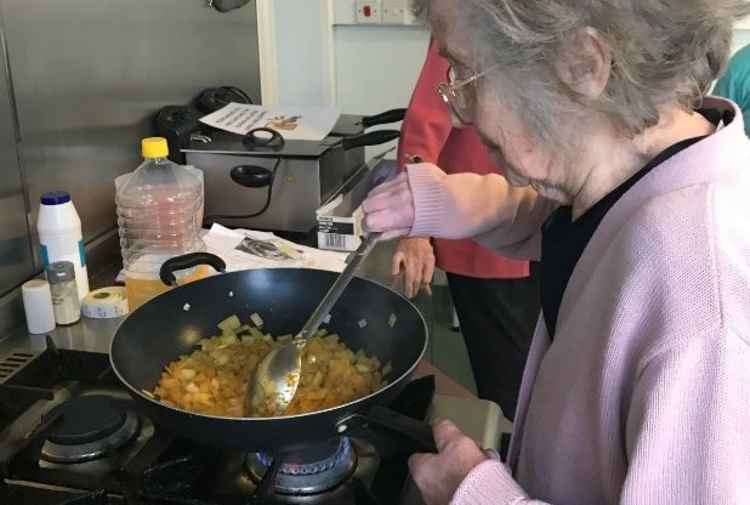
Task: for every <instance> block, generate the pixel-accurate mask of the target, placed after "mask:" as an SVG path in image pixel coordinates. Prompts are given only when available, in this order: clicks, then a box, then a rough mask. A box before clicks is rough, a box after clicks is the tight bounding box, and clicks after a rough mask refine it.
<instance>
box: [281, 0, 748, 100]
mask: <svg viewBox="0 0 750 505" xmlns="http://www.w3.org/2000/svg"><path fill="white" fill-rule="evenodd" d="M272 3H273V15H274V19H275V21H274V23H275V41H276V53H277V55H276V57H277V59H278V96H279V102H280V103H283V104H309V105H317V104H333V105H336V106H337V107H338V108H339V110H340V111H341V112H344V113H352V114H373V113H377V112H381V111H383V110H387V109H390V108H396V107H405V106H406V105H407V103H408V100H409V96H410V94H411V90H412V88H413V86H414V83H415V81H416V78H417V75H418V72H419V69H420V67H421V65H422V62H423V61H424V56H425V51H426V47H427V42H428V39H429V34H428V32H427V31H426V30H425V29H424V28H421V27H417V26H378V25H374V26H372V25H345V24H335V23H336V21H339V22H342V21H343V22H349V20H350V19H352V17H353V14H352V13H350V11H352V12H353V8H354V7H353V5H354V1H353V0H273V2H272ZM737 28H738V29H737V30H736V32H735V36H734V40H733V44H732V45H733V49H734V50H737V49H739V48H740V47H743V46H745V45H747V44H750V20H748V21H745V22H742V23H740V24H738V27H737Z"/></svg>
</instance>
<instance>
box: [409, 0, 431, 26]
mask: <svg viewBox="0 0 750 505" xmlns="http://www.w3.org/2000/svg"><path fill="white" fill-rule="evenodd" d="M411 10H412V12H414V15H415V16H416V17H417V19H420V20H422V21H423V22H425V23H426V22H427V19H428V18H429V17H430V0H412V2H411Z"/></svg>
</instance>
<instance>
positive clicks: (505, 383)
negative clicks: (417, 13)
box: [393, 41, 540, 419]
mask: <svg viewBox="0 0 750 505" xmlns="http://www.w3.org/2000/svg"><path fill="white" fill-rule="evenodd" d="M448 68H449V64H448V62H447V61H446V60H445V59H444V58H442V57H441V56H440V55H439V54H438V48H437V46H436V44H435V43H434V41H431V42H430V47H429V49H428V52H427V58H426V60H425V63H424V66H423V67H422V71H421V74H420V76H419V79H418V81H417V85H416V88H415V89H414V92H413V94H412V97H411V102H410V104H409V108H408V110H407V113H406V117H405V118H404V122H403V125H402V127H401V141H400V143H399V150H398V166H400V167H403V166H405V165H406V164H407V163H411V162H413V161H414V160H415V159H421V160H424V161H426V162H430V163H435V164H436V165H438V166H439V167H441V168H442V169H443V170H444V171H445V172H447V173H456V172H475V173H478V174H487V173H493V172H497V171H498V170H499V168H498V167H497V166H496V165H495V164H494V163H493V162H492V161H491V160H490V159H489V156H488V153H487V148H486V147H485V146H484V144H482V142H481V140H480V139H479V136H478V135H477V133H476V132H475V131H474V129H472V128H457V127H454V126H453V125H452V124H451V117H450V114H449V111H448V109H447V108H446V107H445V105H444V104H443V103H442V101H441V99H440V96H439V95H438V93H436V92H435V87H436V86H437V85H438V83H440V82H444V81H445V80H446V75H447V73H448ZM435 265H437V266H438V267H439V268H441V269H443V270H445V272H446V273H447V276H448V285H449V287H450V293H451V298H452V299H453V304H454V306H455V308H456V312H457V314H458V319H459V322H460V324H461V332H462V333H463V336H464V340H465V341H466V347H467V349H468V351H469V359H470V361H471V367H472V370H473V372H474V378H475V380H476V383H477V390H478V393H479V396H480V397H482V398H486V399H488V400H492V401H494V402H496V403H498V404H499V405H500V408H501V409H502V410H503V414H505V416H506V417H508V418H509V419H513V415H514V413H515V410H516V400H517V397H518V390H519V387H520V385H521V375H522V373H523V368H524V365H525V364H526V356H527V354H528V350H529V342H530V340H531V336H532V334H533V332H534V326H535V324H536V321H537V317H538V316H539V310H540V309H539V293H538V286H537V283H536V282H535V279H534V278H533V277H532V276H530V265H529V263H528V262H527V261H517V260H511V259H508V258H504V257H502V256H500V255H498V254H496V253H495V252H493V251H490V250H489V249H486V248H484V247H482V246H480V245H479V244H477V243H476V242H474V241H473V240H442V239H435V238H433V239H431V238H430V237H417V238H402V239H401V241H400V242H399V244H398V247H397V249H396V252H395V253H394V255H393V274H394V275H397V274H399V273H401V272H402V271H403V273H404V278H405V289H406V294H407V295H408V296H410V297H413V296H415V295H416V294H417V293H418V292H419V291H420V290H421V289H425V290H428V291H429V285H430V283H431V281H432V275H433V271H434V268H435ZM498 385H500V387H499V388H498Z"/></svg>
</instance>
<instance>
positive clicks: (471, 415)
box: [0, 339, 502, 505]
mask: <svg viewBox="0 0 750 505" xmlns="http://www.w3.org/2000/svg"><path fill="white" fill-rule="evenodd" d="M22 354H23V355H18V356H16V357H15V361H14V362H13V363H15V369H14V370H13V373H12V374H9V375H10V376H9V377H6V378H5V382H4V383H0V430H1V431H0V476H1V477H2V481H0V503H9V504H13V505H16V504H18V505H24V504H34V505H37V504H38V505H47V504H50V505H51V504H54V505H57V504H66V505H69V504H76V505H79V504H80V505H86V504H95V505H99V504H105V505H106V504H127V505H149V504H156V503H159V504H164V503H167V504H176V505H181V504H185V505H188V504H189V505H204V504H228V505H233V504H252V503H280V504H296V503H300V504H301V503H304V504H344V503H346V504H394V503H403V504H411V503H419V499H418V494H416V493H414V490H413V488H411V487H410V486H409V479H408V469H407V464H406V461H407V459H408V456H409V455H410V454H411V452H413V451H410V449H409V447H408V444H404V443H403V440H395V439H394V438H393V437H392V436H391V435H388V434H385V433H380V432H375V431H373V432H372V433H368V434H365V436H362V437H359V436H357V437H354V438H348V437H339V438H334V439H331V440H328V441H323V442H319V443H315V444H311V445H310V446H309V447H305V448H304V449H301V450H299V451H296V452H295V453H293V454H287V455H285V456H284V461H283V462H281V464H280V465H276V466H274V465H273V463H274V461H273V457H271V456H270V455H268V454H263V453H249V454H243V453H236V452H229V451H224V450H217V449H215V448H211V447H203V446H201V445H200V444H196V443H195V442H193V441H189V440H183V439H180V438H178V437H176V436H174V435H173V434H171V433H170V432H168V430H165V429H162V428H160V427H159V426H156V425H154V424H153V423H152V422H151V420H150V419H148V418H147V417H145V416H143V415H142V414H141V413H139V412H138V411H137V409H136V408H135V403H134V402H133V401H132V400H131V398H130V397H129V395H128V394H127V392H126V391H125V389H124V388H123V387H122V385H121V384H120V383H119V382H118V381H117V379H116V377H115V376H114V374H113V373H112V371H111V369H110V367H109V360H108V356H107V355H106V354H104V353H101V352H89V351H81V350H74V349H57V348H56V346H55V344H54V342H53V341H52V339H48V340H47V346H46V350H45V351H43V352H40V353H38V354H33V353H22ZM7 359H8V358H6V361H7ZM4 366H6V365H4V364H3V363H2V362H0V373H2V370H3V367H4ZM8 366H9V365H8ZM6 375H8V374H6ZM391 407H392V408H394V409H395V410H398V411H400V412H402V413H403V414H406V415H410V416H412V417H415V418H421V419H429V418H431V417H434V416H441V417H450V418H451V419H453V420H454V421H455V422H457V424H459V426H461V427H462V429H464V431H466V432H467V433H469V434H471V435H472V436H474V437H475V438H476V439H477V440H478V441H480V443H481V444H482V445H483V446H485V447H496V446H497V442H498V440H499V437H500V423H501V419H502V415H501V413H500V410H499V408H498V407H497V406H496V405H494V404H492V403H490V402H485V401H482V400H478V399H463V398H455V397H446V396H440V395H434V380H433V379H432V378H430V377H427V378H422V379H418V380H416V381H414V382H412V383H411V384H410V385H409V386H407V388H406V389H405V390H404V391H403V393H402V394H401V395H400V396H399V397H398V398H397V399H396V400H395V401H394V403H393V405H391ZM269 472H272V473H273V474H274V475H270V473H269ZM269 476H270V478H265V477H269Z"/></svg>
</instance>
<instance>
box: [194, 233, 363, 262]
mask: <svg viewBox="0 0 750 505" xmlns="http://www.w3.org/2000/svg"><path fill="white" fill-rule="evenodd" d="M203 242H204V243H205V244H206V247H207V248H208V252H211V253H214V254H216V255H217V256H220V257H221V258H222V259H224V261H226V263H227V271H229V272H233V271H236V270H247V269H252V268H318V269H321V270H331V271H334V272H341V271H342V270H344V267H345V266H346V257H347V255H348V254H347V253H341V252H335V251H322V250H320V249H314V248H312V247H305V246H302V245H299V244H295V243H294V242H290V241H288V240H284V239H282V238H279V237H277V236H276V235H274V234H273V233H268V232H261V231H253V230H242V229H237V230H230V229H229V228H225V227H224V226H221V225H219V224H214V225H213V226H212V227H211V230H209V232H208V233H206V235H205V236H204V237H203Z"/></svg>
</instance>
